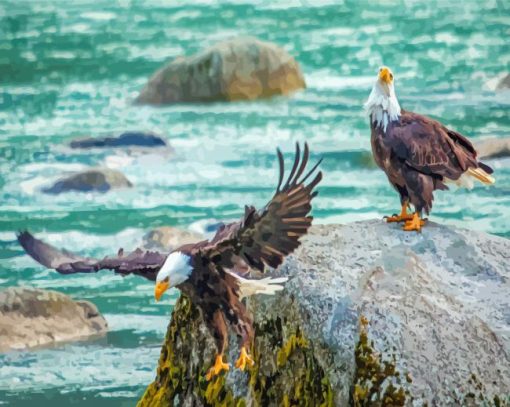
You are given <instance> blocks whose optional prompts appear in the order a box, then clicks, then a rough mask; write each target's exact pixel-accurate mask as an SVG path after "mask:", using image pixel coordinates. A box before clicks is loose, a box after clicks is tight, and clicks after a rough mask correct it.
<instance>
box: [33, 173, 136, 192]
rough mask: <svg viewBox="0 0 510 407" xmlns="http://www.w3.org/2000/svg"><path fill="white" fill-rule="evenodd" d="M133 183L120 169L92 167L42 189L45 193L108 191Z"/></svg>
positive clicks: (127, 186) (129, 185) (130, 185)
mask: <svg viewBox="0 0 510 407" xmlns="http://www.w3.org/2000/svg"><path fill="white" fill-rule="evenodd" d="M132 186H133V184H132V183H131V181H129V180H128V179H127V178H126V176H125V175H124V174H122V173H121V172H120V171H117V170H112V169H109V168H93V169H90V170H86V171H82V172H79V173H76V174H71V175H69V176H67V177H64V178H61V179H60V180H58V181H56V182H55V183H54V184H53V185H52V186H51V187H48V188H45V189H43V192H45V193H47V194H60V193H64V192H70V191H76V192H92V191H95V192H108V191H109V190H111V189H115V188H129V187H132Z"/></svg>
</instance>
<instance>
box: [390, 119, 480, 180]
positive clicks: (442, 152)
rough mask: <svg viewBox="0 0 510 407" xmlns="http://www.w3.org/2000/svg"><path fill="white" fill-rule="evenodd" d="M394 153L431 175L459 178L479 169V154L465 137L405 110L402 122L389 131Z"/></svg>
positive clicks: (416, 168) (410, 164) (411, 165)
mask: <svg viewBox="0 0 510 407" xmlns="http://www.w3.org/2000/svg"><path fill="white" fill-rule="evenodd" d="M388 143H389V144H390V146H391V148H392V152H393V154H394V155H395V156H396V157H397V158H399V159H401V160H404V161H405V162H406V164H407V165H409V166H410V167H412V168H414V169H415V170H417V171H419V172H422V173H424V174H427V175H436V176H440V177H446V178H449V179H454V180H455V179H458V178H459V177H460V176H461V175H462V173H464V172H465V171H466V170H467V169H468V168H470V167H473V168H476V167H478V163H477V160H476V151H475V149H474V147H473V145H472V144H471V142H470V141H469V140H468V139H467V138H466V137H464V136H462V135H461V134H459V133H457V132H455V131H452V130H449V129H447V128H446V127H445V126H443V125H442V124H441V123H439V122H438V121H436V120H433V119H430V118H428V117H426V116H422V115H419V114H416V113H412V112H408V111H404V110H403V111H402V115H401V118H400V122H399V123H398V124H396V125H394V126H392V127H391V128H390V129H389V132H388Z"/></svg>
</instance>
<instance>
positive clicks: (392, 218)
mask: <svg viewBox="0 0 510 407" xmlns="http://www.w3.org/2000/svg"><path fill="white" fill-rule="evenodd" d="M407 205H408V203H407V202H404V203H403V204H402V210H401V212H400V215H393V216H385V217H384V218H385V219H386V222H388V223H391V222H405V221H408V220H412V219H413V215H410V214H408V213H407Z"/></svg>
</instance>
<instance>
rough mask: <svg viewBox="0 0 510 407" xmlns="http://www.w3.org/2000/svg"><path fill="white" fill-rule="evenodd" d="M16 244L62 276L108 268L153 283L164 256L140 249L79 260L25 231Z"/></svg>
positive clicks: (74, 255)
mask: <svg viewBox="0 0 510 407" xmlns="http://www.w3.org/2000/svg"><path fill="white" fill-rule="evenodd" d="M18 241H19V243H20V244H21V246H22V247H23V249H25V251H26V252H27V254H28V255H30V257H32V258H33V259H34V260H35V261H37V262H38V263H40V264H42V265H43V266H45V267H48V268H52V269H55V270H56V271H58V272H59V273H61V274H73V273H95V272H97V271H99V270H103V269H109V270H113V271H114V272H115V273H117V274H121V275H127V274H136V275H138V276H142V277H145V278H147V279H148V280H156V275H157V272H158V270H159V269H160V268H161V267H162V266H163V263H164V262H165V259H166V257H167V255H166V254H163V253H158V252H154V251H145V250H142V249H136V250H135V251H133V252H131V253H129V254H127V255H125V256H124V255H123V253H122V249H121V250H119V253H118V254H117V256H115V257H105V258H104V259H93V258H89V257H81V256H79V255H77V254H74V253H71V252H69V251H67V250H59V249H57V248H55V247H53V246H51V245H49V244H47V243H45V242H43V241H42V240H39V239H36V238H35V237H34V236H33V235H32V234H30V233H29V232H26V231H25V232H20V233H19V234H18Z"/></svg>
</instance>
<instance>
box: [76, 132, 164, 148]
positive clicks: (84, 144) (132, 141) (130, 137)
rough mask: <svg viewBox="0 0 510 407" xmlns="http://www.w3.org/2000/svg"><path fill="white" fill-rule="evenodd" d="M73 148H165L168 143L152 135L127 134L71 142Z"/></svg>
mask: <svg viewBox="0 0 510 407" xmlns="http://www.w3.org/2000/svg"><path fill="white" fill-rule="evenodd" d="M70 145H71V148H102V147H165V146H166V145H167V143H166V141H165V140H163V139H162V138H161V137H159V136H157V135H155V134H152V133H143V132H136V131H132V132H125V133H122V134H120V135H119V136H116V137H90V138H83V139H77V140H73V141H71V144H70Z"/></svg>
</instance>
